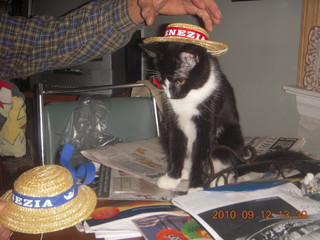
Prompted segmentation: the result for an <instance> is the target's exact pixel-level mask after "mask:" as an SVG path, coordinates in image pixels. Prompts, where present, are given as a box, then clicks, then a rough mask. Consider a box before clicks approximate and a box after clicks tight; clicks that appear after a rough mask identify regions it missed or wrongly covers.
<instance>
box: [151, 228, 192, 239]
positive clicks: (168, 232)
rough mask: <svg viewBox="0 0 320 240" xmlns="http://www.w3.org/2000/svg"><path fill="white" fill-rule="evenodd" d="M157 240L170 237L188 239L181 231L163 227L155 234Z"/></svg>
mask: <svg viewBox="0 0 320 240" xmlns="http://www.w3.org/2000/svg"><path fill="white" fill-rule="evenodd" d="M156 239H157V240H170V239H175V240H189V238H187V237H186V236H185V235H184V234H183V233H182V232H180V231H177V230H173V229H169V228H165V229H163V230H161V231H160V232H158V233H157V236H156Z"/></svg>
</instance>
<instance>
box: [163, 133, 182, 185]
mask: <svg viewBox="0 0 320 240" xmlns="http://www.w3.org/2000/svg"><path fill="white" fill-rule="evenodd" d="M167 141H168V145H167V146H168V149H167V160H168V167H167V174H166V175H164V176H162V177H160V178H159V180H158V182H157V185H158V186H159V187H160V188H164V189H174V188H176V187H177V186H178V185H179V183H180V182H181V177H182V169H183V166H184V159H185V156H186V143H187V140H186V138H185V136H184V134H183V133H182V132H181V131H179V130H176V131H175V133H174V134H171V136H170V138H168V139H167Z"/></svg>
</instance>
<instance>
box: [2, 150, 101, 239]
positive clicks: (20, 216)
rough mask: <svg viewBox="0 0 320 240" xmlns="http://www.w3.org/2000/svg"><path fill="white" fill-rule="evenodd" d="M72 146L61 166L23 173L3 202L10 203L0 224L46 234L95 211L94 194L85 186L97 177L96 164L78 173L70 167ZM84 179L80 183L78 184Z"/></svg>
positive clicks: (95, 201) (3, 212)
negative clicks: (79, 181)
mask: <svg viewBox="0 0 320 240" xmlns="http://www.w3.org/2000/svg"><path fill="white" fill-rule="evenodd" d="M72 152H73V146H72V145H65V146H64V149H63V151H62V154H61V159H60V161H61V165H62V166H59V165H44V166H38V167H35V168H32V169H31V170H29V171H27V172H25V173H23V174H22V175H21V176H20V177H19V178H18V179H17V180H16V181H15V182H14V188H13V190H10V191H8V192H6V193H5V194H4V195H3V196H2V197H1V199H0V200H1V201H5V202H7V205H6V208H5V209H4V210H3V211H2V212H1V213H0V223H1V224H2V225H4V226H5V227H7V228H9V229H11V230H12V231H15V232H22V233H33V234H37V233H46V232H53V231H57V230H61V229H64V228H67V227H71V226H73V225H75V224H77V223H79V222H81V221H82V220H84V219H86V218H87V217H89V216H90V214H91V213H92V211H93V210H94V209H95V206H96V203H97V197H96V194H95V192H94V191H93V190H92V189H91V188H90V187H88V186H86V185H85V184H89V183H90V182H92V181H93V179H94V177H95V167H94V165H93V164H91V163H89V164H85V165H83V166H81V167H80V168H79V169H78V170H77V171H76V170H75V169H71V168H69V167H68V165H69V160H70V157H71V156H72ZM79 179H80V180H81V183H77V182H76V181H78V180H79Z"/></svg>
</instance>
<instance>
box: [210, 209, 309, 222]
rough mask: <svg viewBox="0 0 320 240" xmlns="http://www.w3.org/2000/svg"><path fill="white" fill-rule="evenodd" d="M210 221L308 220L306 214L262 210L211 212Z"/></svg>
mask: <svg viewBox="0 0 320 240" xmlns="http://www.w3.org/2000/svg"><path fill="white" fill-rule="evenodd" d="M212 214H213V215H212V219H217V220H218V219H219V220H222V219H243V220H248V219H272V218H280V219H306V218H308V212H307V211H305V210H303V211H295V212H292V211H291V212H290V211H288V210H283V211H276V212H275V211H271V210H263V211H253V210H242V211H236V210H213V211H212Z"/></svg>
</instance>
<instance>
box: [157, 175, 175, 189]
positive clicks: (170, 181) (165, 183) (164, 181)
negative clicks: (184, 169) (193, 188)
mask: <svg viewBox="0 0 320 240" xmlns="http://www.w3.org/2000/svg"><path fill="white" fill-rule="evenodd" d="M180 181H181V179H180V178H171V177H169V176H168V175H167V174H166V175H164V176H162V177H160V178H159V179H158V182H157V185H158V187H159V188H163V189H174V188H176V187H177V186H178V185H179V183H180Z"/></svg>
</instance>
